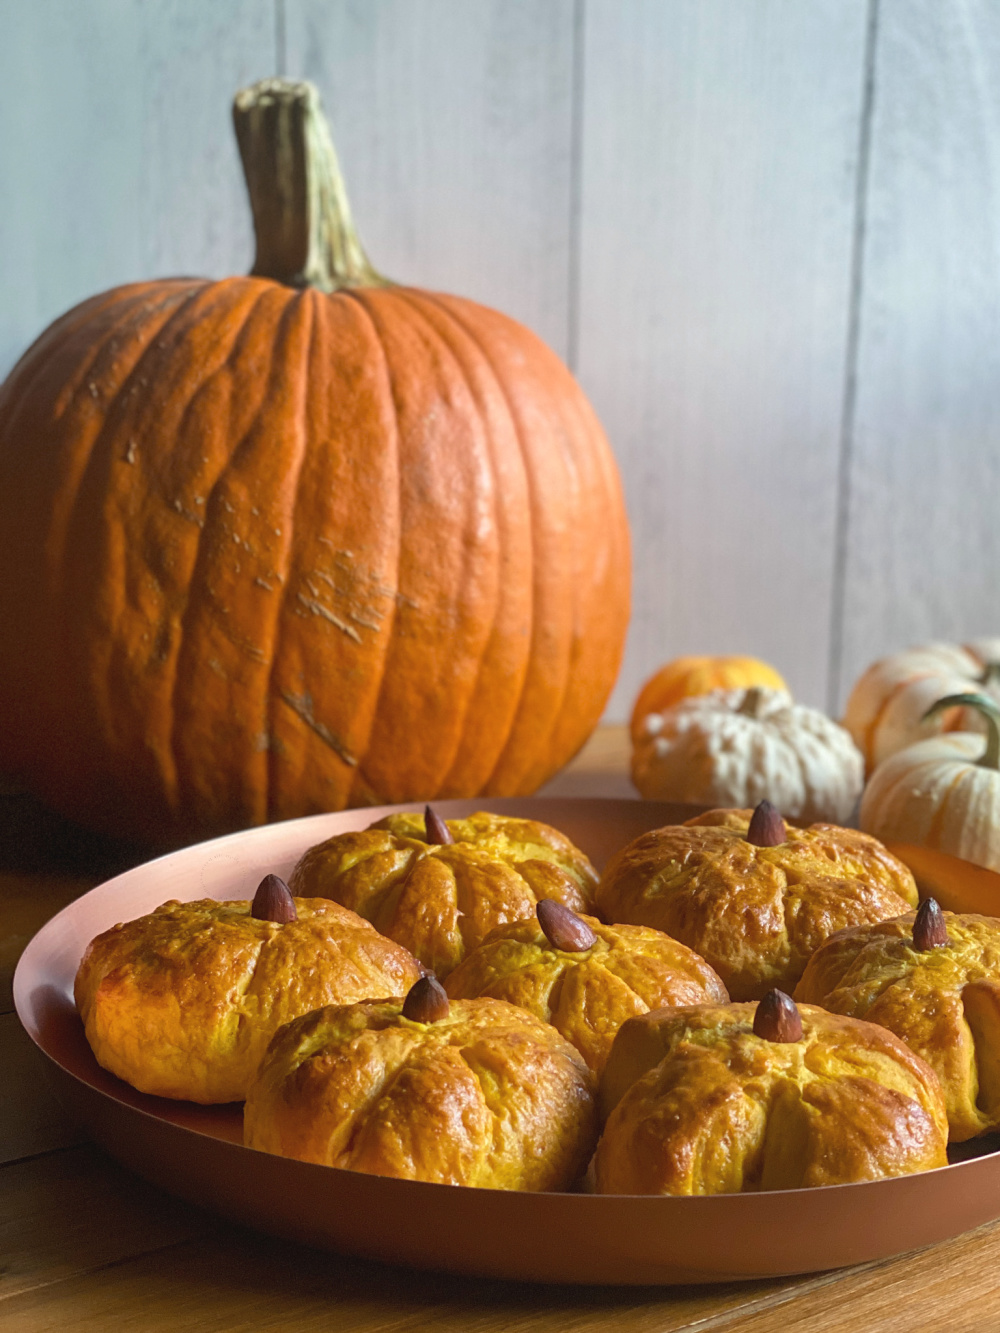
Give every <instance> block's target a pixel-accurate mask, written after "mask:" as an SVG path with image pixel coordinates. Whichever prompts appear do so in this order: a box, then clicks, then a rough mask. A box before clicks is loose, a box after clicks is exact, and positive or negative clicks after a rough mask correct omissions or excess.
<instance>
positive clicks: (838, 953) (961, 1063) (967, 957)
mask: <svg viewBox="0 0 1000 1333" xmlns="http://www.w3.org/2000/svg"><path fill="white" fill-rule="evenodd" d="M943 915H944V919H945V924H946V926H947V929H948V944H947V945H946V946H945V947H944V948H942V949H930V950H927V951H926V952H921V951H918V950H916V949H914V948H913V922H914V919H915V913H913V912H910V913H908V914H907V915H906V916H903V917H900V918H898V919H897V920H894V921H882V922H880V923H879V924H878V925H874V926H867V927H859V928H857V929H855V930H847V931H844V932H843V933H841V934H840V935H836V936H834V938H833V939H830V940H827V942H826V944H824V945H823V946H822V948H821V949H819V950H817V952H816V953H815V954H814V956H813V957H812V958H811V959H810V961H809V966H808V967H807V968H806V970H805V973H804V975H803V977H802V980H801V981H800V982H799V985H798V989H797V990H796V992H795V994H796V998H799V997H801V998H802V999H804V1000H807V1001H809V1002H810V1003H813V1004H821V1005H822V1006H823V1008H824V1009H830V1010H832V1011H833V1012H835V1013H838V1014H849V1015H851V1016H852V1017H855V1018H864V1019H867V1020H868V1021H869V1022H872V1023H880V1024H881V1025H882V1026H883V1027H885V1028H888V1029H889V1031H890V1032H894V1033H895V1034H896V1036H897V1037H900V1038H902V1040H903V1041H905V1042H906V1044H907V1046H909V1047H911V1048H912V1049H913V1050H914V1051H916V1052H917V1053H918V1054H919V1055H921V1056H922V1057H923V1058H924V1059H925V1060H926V1061H927V1063H928V1064H929V1065H930V1066H931V1067H932V1068H933V1069H934V1070H935V1072H936V1073H937V1075H938V1077H939V1079H940V1080H941V1084H942V1086H943V1088H944V1093H945V1101H946V1103H947V1107H948V1120H949V1123H950V1126H951V1137H952V1139H953V1140H954V1141H955V1142H960V1141H961V1140H963V1139H970V1138H974V1137H975V1136H976V1135H977V1134H985V1133H988V1132H989V1131H990V1130H994V1129H998V1128H1000V920H997V919H995V918H994V917H988V916H976V915H973V914H969V915H955V914H953V913H951V912H945V913H944V914H943Z"/></svg>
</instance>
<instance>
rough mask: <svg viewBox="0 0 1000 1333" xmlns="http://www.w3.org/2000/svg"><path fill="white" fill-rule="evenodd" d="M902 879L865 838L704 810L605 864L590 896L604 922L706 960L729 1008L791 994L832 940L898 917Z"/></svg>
mask: <svg viewBox="0 0 1000 1333" xmlns="http://www.w3.org/2000/svg"><path fill="white" fill-rule="evenodd" d="M916 901H917V888H916V884H915V883H914V880H913V876H912V874H911V873H910V871H909V870H908V869H907V868H906V866H904V865H903V863H902V862H901V861H898V860H897V859H896V858H895V857H894V856H891V855H890V854H889V852H887V851H886V849H885V848H884V847H883V846H882V844H881V843H880V842H877V841H876V840H875V839H874V838H872V837H869V836H868V835H867V834H865V833H858V832H857V831H856V830H854V829H845V828H839V827H838V826H837V825H835V824H813V825H811V826H810V827H809V828H795V827H793V826H792V825H787V826H786V825H785V824H784V821H783V820H782V819H781V818H780V816H779V815H778V814H777V812H776V811H774V809H773V807H769V806H768V804H767V802H761V805H760V806H758V808H757V812H751V811H749V810H710V811H708V812H707V813H706V814H703V815H698V816H697V817H696V818H695V819H689V820H688V821H687V823H686V824H673V825H669V826H668V827H666V828H661V829H655V830H653V831H652V832H650V833H644V834H643V835H642V836H641V837H639V838H636V840H635V841H634V842H632V843H630V844H629V845H628V846H627V847H625V848H623V849H622V851H620V852H619V853H618V854H617V855H616V856H615V857H613V858H612V860H611V861H610V863H609V864H608V866H607V868H606V869H605V871H604V874H603V876H602V878H601V882H600V884H599V886H598V889H597V908H598V911H599V912H600V914H601V915H602V916H603V917H604V918H605V919H606V920H608V921H625V922H629V923H630V924H634V925H641V926H652V927H654V929H656V930H662V931H665V932H666V933H667V934H668V935H673V937H674V938H675V939H678V940H681V941H682V942H683V943H684V944H686V945H687V946H688V947H689V948H691V949H694V950H695V952H696V953H699V954H701V956H702V957H703V958H704V959H706V961H707V962H709V963H710V964H711V965H712V967H713V968H714V969H715V971H716V972H718V974H719V976H720V977H721V978H722V981H723V984H724V985H725V986H726V989H727V990H728V991H729V994H730V995H731V996H732V998H733V999H734V1000H754V999H759V998H760V997H761V996H762V995H764V994H765V992H766V991H768V990H770V989H771V987H773V986H779V987H781V989H782V990H785V991H788V992H791V991H792V990H793V989H794V987H795V984H796V982H797V981H798V979H799V977H800V976H801V975H802V972H803V970H804V969H805V965H806V962H807V961H808V959H809V956H810V954H812V952H813V951H814V950H815V949H817V948H818V947H819V946H820V945H821V944H822V943H823V941H824V940H826V939H827V938H829V936H830V935H832V934H833V933H834V932H835V931H838V930H843V929H845V928H846V927H848V926H857V925H864V924H866V923H868V922H874V921H884V920H886V919H888V918H891V917H895V916H899V915H900V914H901V913H902V912H905V911H906V910H907V909H908V908H909V907H910V906H914V905H915V904H916Z"/></svg>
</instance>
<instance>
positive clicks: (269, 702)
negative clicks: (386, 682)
mask: <svg viewBox="0 0 1000 1333" xmlns="http://www.w3.org/2000/svg"><path fill="white" fill-rule="evenodd" d="M315 299H316V298H315V296H313V295H312V294H311V293H310V292H309V291H308V290H306V291H302V292H296V293H294V294H293V296H292V299H291V300H290V301H289V302H288V304H287V305H286V307H285V309H284V310H283V311H282V315H281V323H284V322H285V320H286V319H287V320H288V321H289V322H291V320H292V319H293V318H294V315H295V314H296V313H297V312H298V311H299V310H300V309H302V308H303V307H305V309H306V310H308V312H309V328H308V332H307V334H306V355H305V357H304V358H303V364H304V365H306V366H309V365H310V363H311V361H312V353H313V338H314V335H315V332H316V314H315V306H314V301H315ZM308 410H309V392H308V377H306V382H305V383H304V384H303V386H302V393H301V397H300V400H299V404H298V410H297V412H296V422H295V424H296V431H295V434H296V436H297V437H298V441H299V448H298V453H297V457H296V460H295V481H294V484H293V487H294V488H293V492H292V501H291V505H290V506H289V511H288V516H287V518H285V519H284V520H283V524H287V526H288V530H289V534H291V533H293V532H294V531H295V511H296V509H297V507H298V500H299V485H300V483H301V480H302V469H303V465H304V464H305V460H306V452H307V450H308V448H309V423H308V421H307V419H306V418H307V415H308ZM285 550H286V552H287V557H286V563H285V566H284V569H283V570H281V571H280V572H281V573H282V575H283V581H282V584H281V592H280V593H279V595H278V599H277V602H278V605H277V608H276V610H275V613H274V640H273V643H272V647H271V662H270V666H269V669H268V673H267V682H266V685H265V692H264V697H263V699H262V700H261V713H262V716H263V724H264V728H265V730H266V733H267V735H268V736H272V735H273V734H274V714H275V709H276V705H277V702H278V697H279V696H278V695H277V694H276V691H275V671H276V668H277V665H278V658H279V655H280V654H279V645H280V638H281V627H282V621H283V619H284V614H285V606H286V603H287V601H288V589H289V586H290V585H291V582H292V571H293V567H294V564H295V545H294V542H293V541H292V540H291V535H289V539H288V541H287V542H286V544H285ZM303 725H304V723H303ZM312 730H313V732H314V733H315V734H316V735H319V736H320V739H321V740H324V743H328V742H326V741H325V738H324V737H323V736H322V733H320V732H317V731H316V729H315V727H314V728H312ZM266 758H267V788H266V791H265V792H264V809H265V811H266V813H267V817H268V818H273V814H272V811H273V806H274V796H275V792H276V790H277V786H278V782H277V778H278V774H277V771H276V770H277V766H278V760H279V758H280V756H279V755H278V753H277V751H276V750H275V749H273V748H272V747H271V746H270V745H269V746H268V750H267V756H266Z"/></svg>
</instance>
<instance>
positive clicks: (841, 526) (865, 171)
mask: <svg viewBox="0 0 1000 1333" xmlns="http://www.w3.org/2000/svg"><path fill="white" fill-rule="evenodd" d="M879 4H880V0H868V22H867V26H866V31H865V52H864V82H863V85H862V93H861V116H860V123H859V126H858V162H857V170H856V173H855V193H854V235H853V237H852V241H851V268H850V293H849V297H848V315H847V344H846V348H845V355H844V398H843V405H842V408H841V417H840V457H839V461H838V468H837V505H836V511H835V520H834V522H835V526H834V550H833V586H832V590H831V597H830V659H829V671H828V679H827V709H828V711H829V712H830V713H831V714H834V715H835V714H836V713H837V711H838V709H839V700H840V689H841V676H842V674H843V667H844V614H845V607H846V598H847V546H848V541H849V537H850V508H851V475H852V471H853V466H852V465H853V462H854V442H855V439H854V437H855V425H856V416H857V401H858V353H859V348H860V342H861V302H862V296H863V289H864V266H865V239H866V229H867V221H868V192H869V179H870V170H871V139H872V123H873V120H874V111H875V66H876V55H877V47H878V21H879Z"/></svg>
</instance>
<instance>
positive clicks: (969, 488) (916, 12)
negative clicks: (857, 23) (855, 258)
mask: <svg viewBox="0 0 1000 1333" xmlns="http://www.w3.org/2000/svg"><path fill="white" fill-rule="evenodd" d="M876 53H877V58H876V63H875V93H874V115H873V120H872V138H871V167H870V183H869V189H868V198H867V204H866V210H865V247H864V255H863V282H862V301H861V307H860V312H859V318H860V328H859V351H858V366H857V407H856V419H855V429H854V435H853V441H852V452H851V474H850V504H849V512H848V530H847V543H846V550H847V563H846V571H845V590H844V591H845V608H844V626H843V652H842V662H841V664H840V668H839V671H838V677H837V690H836V697H837V699H838V701H840V702H842V701H843V699H844V698H845V697H846V695H847V693H848V691H849V690H850V687H851V685H852V684H853V682H854V680H855V679H856V677H857V676H858V675H859V674H860V672H861V671H862V670H863V669H864V668H865V667H866V666H867V665H868V663H869V662H871V661H873V660H874V659H875V658H876V657H879V656H881V655H882V654H884V653H886V652H889V651H894V650H896V649H900V648H906V647H908V646H910V645H911V644H915V643H921V642H926V641H928V640H931V639H954V640H957V641H959V642H961V641H963V640H964V639H965V638H967V637H972V636H977V635H983V634H991V633H994V632H995V631H996V628H997V625H998V624H1000V608H998V605H997V591H996V590H997V584H998V579H1000V524H998V523H997V516H996V496H997V494H998V491H1000V447H998V440H1000V341H998V339H997V336H996V331H997V327H998V324H1000V247H998V246H997V229H998V225H1000V200H998V196H997V178H998V174H1000V98H998V96H997V89H998V87H1000V11H998V9H997V7H996V5H995V4H991V3H989V2H988V0H969V2H968V3H965V2H963V3H959V2H958V0H947V3H942V0H882V3H881V5H880V8H879V23H878V42H877V48H876Z"/></svg>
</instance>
